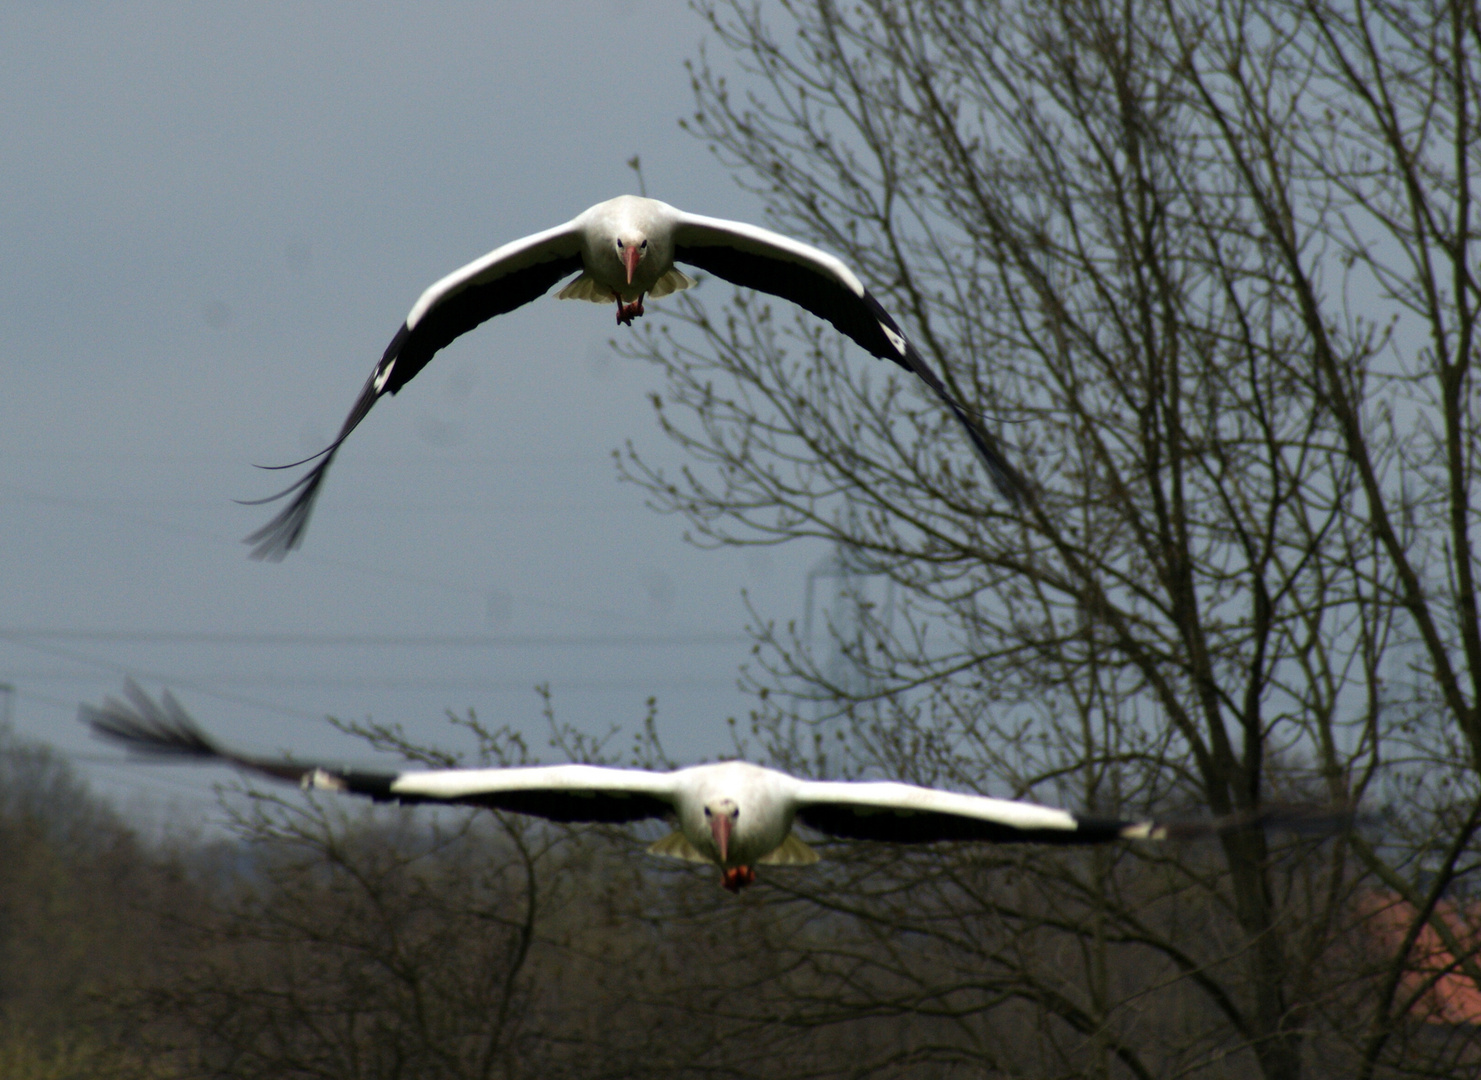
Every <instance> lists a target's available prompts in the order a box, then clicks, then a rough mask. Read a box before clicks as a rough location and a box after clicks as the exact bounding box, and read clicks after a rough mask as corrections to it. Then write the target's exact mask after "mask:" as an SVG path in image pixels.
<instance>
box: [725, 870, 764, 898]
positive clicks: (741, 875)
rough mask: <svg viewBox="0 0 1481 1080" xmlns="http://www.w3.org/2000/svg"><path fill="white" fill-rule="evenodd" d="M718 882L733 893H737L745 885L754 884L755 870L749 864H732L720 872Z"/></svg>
mask: <svg viewBox="0 0 1481 1080" xmlns="http://www.w3.org/2000/svg"><path fill="white" fill-rule="evenodd" d="M720 884H721V885H723V886H725V888H727V889H729V890H730V891H731V892H733V893H738V892H740V891H741V890H742V889H744V888H745V887H746V886H747V885H754V884H756V871H754V870H752V869H751V868H750V867H749V866H732V867H730V868H729V869H727V870H723V871H721V873H720Z"/></svg>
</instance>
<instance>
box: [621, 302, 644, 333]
mask: <svg viewBox="0 0 1481 1080" xmlns="http://www.w3.org/2000/svg"><path fill="white" fill-rule="evenodd" d="M642 314H643V298H642V296H639V297H638V298H637V299H636V300H634V301H633V302H632V303H631V304H624V303H623V302H622V297H620V296H619V297H618V298H617V325H618V326H631V325H632V322H633V320H634V319H636V318H637V317H638V316H640V315H642Z"/></svg>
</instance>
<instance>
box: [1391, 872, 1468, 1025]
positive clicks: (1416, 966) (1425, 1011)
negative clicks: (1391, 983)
mask: <svg viewBox="0 0 1481 1080" xmlns="http://www.w3.org/2000/svg"><path fill="white" fill-rule="evenodd" d="M1362 913H1363V916H1364V918H1365V920H1366V921H1367V923H1368V925H1369V927H1370V928H1371V929H1372V930H1373V931H1374V932H1375V933H1376V934H1377V935H1378V936H1379V938H1380V939H1381V940H1382V942H1383V944H1384V946H1386V947H1387V948H1388V949H1389V950H1390V951H1391V952H1396V951H1397V950H1398V949H1400V948H1401V947H1402V946H1403V944H1404V938H1405V937H1406V936H1407V935H1408V933H1409V929H1410V927H1412V926H1413V925H1414V920H1415V918H1416V916H1417V912H1416V911H1415V908H1414V905H1413V904H1410V903H1409V902H1408V901H1407V900H1403V899H1401V898H1400V897H1398V896H1395V895H1393V894H1391V893H1374V894H1372V895H1371V896H1369V897H1368V899H1367V900H1366V901H1365V902H1364V903H1363V906H1362ZM1435 916H1436V917H1437V918H1438V919H1439V920H1440V922H1441V923H1443V924H1444V925H1445V927H1446V928H1447V929H1448V930H1449V931H1450V934H1451V935H1452V937H1453V938H1454V939H1455V940H1456V941H1458V942H1459V943H1460V944H1461V946H1462V949H1463V950H1464V951H1465V952H1466V953H1468V954H1469V959H1470V962H1471V963H1472V964H1474V965H1481V903H1472V904H1467V905H1465V906H1464V907H1460V906H1458V905H1456V904H1454V903H1452V902H1451V901H1448V900H1442V901H1440V903H1439V904H1437V905H1436V907H1435ZM1399 994H1400V995H1401V999H1407V998H1414V1004H1413V1005H1412V1006H1411V1007H1410V1010H1409V1012H1410V1014H1411V1015H1412V1016H1414V1017H1415V1019H1417V1020H1423V1021H1424V1022H1425V1023H1428V1024H1473V1025H1481V985H1478V984H1477V982H1476V980H1474V979H1472V978H1470V977H1468V976H1467V975H1466V974H1464V972H1462V971H1461V969H1460V965H1459V964H1458V963H1456V960H1455V957H1454V956H1453V955H1452V954H1451V952H1450V950H1449V949H1447V948H1446V947H1445V945H1444V943H1443V942H1442V941H1441V939H1440V935H1439V933H1438V932H1436V930H1435V928H1434V926H1433V925H1431V923H1429V922H1427V923H1425V925H1424V926H1423V927H1422V928H1421V929H1420V931H1419V934H1418V936H1417V937H1416V938H1415V939H1414V947H1413V948H1412V949H1411V950H1410V952H1409V963H1408V967H1407V970H1405V972H1404V975H1403V978H1402V979H1400V981H1399Z"/></svg>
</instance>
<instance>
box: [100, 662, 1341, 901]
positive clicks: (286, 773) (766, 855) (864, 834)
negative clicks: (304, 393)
mask: <svg viewBox="0 0 1481 1080" xmlns="http://www.w3.org/2000/svg"><path fill="white" fill-rule="evenodd" d="M124 693H125V696H126V697H127V699H128V700H127V701H122V700H119V699H117V698H109V699H107V700H106V701H105V702H104V704H103V706H102V708H93V707H91V706H87V705H84V706H83V707H82V709H81V712H80V719H81V720H82V721H83V722H84V723H86V724H87V725H88V726H90V727H91V728H92V730H93V732H94V733H95V734H96V735H98V736H100V737H102V738H105V739H108V740H110V741H112V742H116V743H120V744H122V745H123V746H125V747H127V748H128V749H129V750H130V751H132V752H134V753H137V754H142V755H149V756H153V757H157V758H171V757H173V758H176V759H194V760H199V761H222V762H227V763H229V764H232V765H235V766H237V767H238V768H241V769H246V770H249V771H251V772H256V773H261V774H263V775H266V776H271V777H274V778H276V779H279V780H286V781H290V782H294V783H298V784H300V785H301V786H303V787H304V788H317V789H321V790H327V791H347V792H350V793H351V794H355V795H364V796H368V797H369V798H371V799H373V800H375V801H376V802H396V803H443V804H461V805H466V806H486V807H492V808H493V809H496V810H506V811H513V812H515V813H520V814H533V815H535V816H537V817H543V818H548V819H550V820H552V821H568V822H574V821H601V822H628V821H642V820H645V819H648V818H671V819H673V820H674V821H675V823H676V824H677V826H678V827H677V828H676V829H675V830H674V831H673V832H671V833H670V834H669V835H668V836H666V837H664V838H663V839H662V840H659V841H658V842H657V843H655V844H653V845H652V846H651V847H650V848H649V849H648V850H649V851H650V852H651V853H653V854H655V855H667V856H670V857H673V858H679V859H688V860H691V861H694V862H708V863H714V864H715V865H716V866H718V867H719V868H720V872H721V884H722V885H724V886H725V888H727V889H729V890H730V891H732V892H739V891H740V890H741V889H742V888H744V887H745V886H747V885H749V884H751V883H752V882H754V881H755V880H756V872H755V870H754V869H753V867H755V866H757V865H768V864H772V865H778V864H785V865H805V864H808V863H814V862H817V860H818V856H817V854H816V853H815V852H814V851H813V850H812V848H810V847H808V845H807V844H806V843H805V842H803V841H802V840H801V839H799V838H798V837H797V835H796V834H795V833H794V832H793V831H792V826H793V825H794V823H796V822H801V823H802V824H803V825H806V826H807V827H809V828H811V829H816V830H817V831H818V832H821V833H827V834H828V835H830V836H836V837H842V838H844V839H849V840H882V841H888V842H891V843H932V842H936V841H943V840H982V841H989V842H995V843H1005V842H1006V843H1014V842H1032V843H1041V844H1104V843H1110V842H1113V841H1117V840H1166V839H1191V838H1194V837H1199V836H1207V835H1211V834H1213V833H1217V832H1221V831H1225V830H1227V829H1229V828H1232V827H1238V826H1241V825H1246V826H1247V825H1249V824H1251V823H1252V822H1253V821H1254V819H1252V818H1249V817H1245V818H1243V819H1242V820H1239V821H1236V820H1234V819H1233V818H1230V819H1224V820H1219V821H1209V822H1193V823H1182V824H1164V823H1159V822H1154V821H1118V820H1113V819H1108V818H1090V817H1081V816H1080V815H1078V814H1072V813H1069V812H1068V811H1065V810H1055V809H1052V808H1050V807H1047V806H1038V805H1035V804H1033V803H1026V802H1013V801H1010V800H1006V799H992V798H988V797H987V796H984V795H964V794H959V793H957V792H953V791H939V790H936V789H934V788H926V787H918V786H916V785H915V784H901V783H892V782H840V781H824V780H800V779H798V778H797V777H795V776H789V775H788V774H786V773H783V772H778V771H777V770H775V769H766V768H762V767H761V766H759V765H751V764H749V763H747V762H743V761H726V762H720V763H719V764H714V765H693V766H690V767H689V768H687V769H677V770H675V771H673V772H650V771H647V770H644V769H617V768H607V767H603V766H596V765H534V766H525V767H518V768H497V769H428V770H421V771H415V772H400V773H391V772H364V771H358V770H353V769H333V768H326V767H324V766H322V765H310V764H306V763H300V762H294V761H286V760H281V759H274V758H259V757H249V756H247V755H244V754H239V753H236V752H234V751H231V750H227V749H225V748H223V747H221V746H220V745H218V744H217V743H216V742H215V741H214V740H212V739H211V738H210V737H209V736H207V735H206V734H205V732H203V731H202V730H201V729H200V727H199V726H198V725H197V724H196V723H195V721H194V720H193V719H191V717H190V715H189V714H188V713H186V711H185V710H184V709H183V708H182V707H181V706H180V703H179V702H178V701H176V700H175V698H174V697H173V696H172V695H171V694H170V693H169V692H168V691H166V692H165V693H164V694H163V695H161V697H160V700H159V701H158V702H156V701H155V700H154V699H152V698H151V697H150V696H149V695H148V694H146V693H145V692H144V691H143V690H142V689H140V688H139V686H138V685H137V684H135V683H134V682H132V681H129V682H128V683H126V684H125V687H124ZM1267 816H1268V815H1262V817H1267ZM1313 820H1315V819H1312V818H1308V819H1307V820H1306V822H1305V824H1308V825H1309V824H1311V822H1312V821H1313ZM1299 824H1300V822H1298V825H1299Z"/></svg>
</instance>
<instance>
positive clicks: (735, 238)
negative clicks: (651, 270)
mask: <svg viewBox="0 0 1481 1080" xmlns="http://www.w3.org/2000/svg"><path fill="white" fill-rule="evenodd" d="M674 258H675V259H676V260H677V261H679V262H687V263H691V264H692V265H694V266H697V267H699V268H700V269H702V270H708V271H709V272H710V273H712V274H714V275H715V276H716V277H722V278H724V279H725V280H726V281H729V282H732V283H733V284H736V285H740V286H742V287H744V288H747V289H756V290H758V291H760V292H766V293H771V294H772V295H774V296H780V297H782V298H783V299H786V300H790V301H792V302H793V303H794V304H797V305H798V306H799V307H803V308H806V309H807V310H808V311H810V312H812V313H813V314H814V315H817V316H818V317H819V318H823V319H827V320H828V321H829V322H830V323H832V324H833V325H834V326H836V327H837V328H838V329H839V331H840V332H842V333H844V334H846V335H848V336H849V337H850V338H852V339H853V340H854V341H855V342H857V343H858V344H859V345H860V346H862V347H863V348H864V349H866V350H868V351H869V352H870V353H871V354H873V355H874V356H877V357H879V358H880V359H882V360H891V361H893V362H895V363H896V364H899V365H900V366H901V367H902V368H904V369H905V370H906V371H909V372H912V373H913V374H915V375H916V376H917V377H918V378H919V379H920V380H921V381H922V382H924V383H925V384H926V385H927V386H929V387H930V388H931V390H932V392H933V393H935V395H936V396H937V397H938V398H940V399H941V401H942V402H943V403H944V404H945V405H946V407H947V408H948V409H950V410H951V414H952V415H953V416H955V417H956V419H957V422H958V423H959V424H961V426H962V427H963V428H964V429H965V430H966V432H967V438H968V439H969V440H970V441H971V443H972V447H973V449H974V450H976V452H977V456H978V457H979V458H980V459H981V460H982V463H983V465H985V466H986V467H987V472H988V475H989V476H990V477H991V478H992V481H993V484H994V485H995V486H996V487H997V489H998V491H999V492H1000V493H1002V495H1003V496H1004V497H1005V498H1007V499H1008V500H1010V501H1012V502H1017V501H1018V499H1019V497H1020V495H1021V494H1022V493H1023V492H1024V490H1025V484H1024V480H1023V477H1022V476H1021V475H1020V474H1019V472H1018V470H1017V469H1015V468H1014V467H1013V466H1012V465H1011V464H1009V462H1008V459H1007V457H1006V456H1005V455H1004V454H1003V452H1002V450H1001V449H1000V448H999V447H998V443H997V440H996V439H994V438H993V437H992V436H991V435H989V434H988V433H987V431H986V429H984V428H983V427H982V425H981V424H980V423H978V422H977V420H976V419H975V418H974V417H973V416H972V415H971V414H970V413H968V412H967V410H966V409H965V408H964V407H963V406H962V405H961V403H960V402H958V401H957V400H956V399H955V398H954V397H952V396H951V394H950V393H949V392H948V391H947V389H946V387H945V385H944V384H943V383H942V382H941V379H940V378H939V377H938V376H937V375H936V373H935V371H933V370H932V369H931V367H930V365H929V364H927V363H926V361H925V358H924V357H922V356H921V355H920V353H919V352H917V351H916V349H915V346H913V345H911V344H910V342H909V341H907V340H906V338H905V335H904V334H903V333H902V332H901V331H900V327H899V326H898V325H897V324H896V322H895V320H894V319H892V318H890V315H889V313H888V312H887V311H885V309H884V308H883V307H881V306H880V303H879V301H878V300H876V299H875V298H874V297H873V296H872V295H871V294H870V292H869V290H867V289H865V288H864V284H863V282H861V281H860V280H859V279H858V277H857V276H856V275H855V274H854V272H853V271H852V270H850V269H849V268H848V267H847V266H846V265H845V264H844V263H843V262H841V261H840V260H838V259H837V258H835V257H834V256H832V255H829V254H828V253H827V252H825V251H820V250H818V249H817V248H815V247H811V246H809V245H807V244H803V243H799V242H798V241H796V240H793V239H791V238H790V237H786V236H783V235H781V234H780V233H774V232H772V231H771V230H770V229H762V228H759V227H757V226H755V225H747V224H745V223H744V222H739V221H724V220H722V219H720V218H711V217H701V216H699V215H697V214H680V215H679V221H678V224H677V226H676V228H675V231H674Z"/></svg>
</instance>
